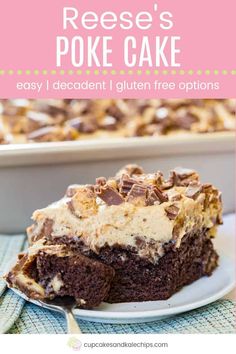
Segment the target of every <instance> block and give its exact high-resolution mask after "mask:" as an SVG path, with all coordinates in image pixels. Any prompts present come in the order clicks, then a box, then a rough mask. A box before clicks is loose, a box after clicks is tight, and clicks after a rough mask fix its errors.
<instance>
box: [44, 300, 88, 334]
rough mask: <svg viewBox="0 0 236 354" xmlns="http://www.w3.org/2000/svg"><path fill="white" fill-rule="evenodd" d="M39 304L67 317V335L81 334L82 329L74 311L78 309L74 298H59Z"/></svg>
mask: <svg viewBox="0 0 236 354" xmlns="http://www.w3.org/2000/svg"><path fill="white" fill-rule="evenodd" d="M38 302H39V303H40V304H41V305H42V306H43V307H46V308H48V309H49V310H56V311H59V312H61V313H63V315H64V316H65V319H66V325H67V333H68V334H81V333H82V332H81V329H80V327H79V325H78V323H77V321H76V319H75V316H74V314H73V309H74V308H75V307H76V301H75V299H74V298H73V297H70V296H63V297H57V298H55V299H53V300H45V301H41V300H38Z"/></svg>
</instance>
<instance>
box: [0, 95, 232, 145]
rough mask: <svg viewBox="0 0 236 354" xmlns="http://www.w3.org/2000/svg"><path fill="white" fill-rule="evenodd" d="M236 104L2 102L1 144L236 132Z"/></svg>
mask: <svg viewBox="0 0 236 354" xmlns="http://www.w3.org/2000/svg"><path fill="white" fill-rule="evenodd" d="M235 108H236V102H235V100H234V99H205V100H203V99H139V100H131V99H117V100H114V99H101V100H84V99H77V100H76V99H73V100H69V99H65V100H60V99H57V100H55V99H50V100H49V99H44V100H42V99H40V100H27V99H14V100H1V101H0V144H9V143H29V142H55V141H73V140H83V139H101V138H111V137H137V136H157V137H158V136H162V135H172V134H181V133H188V134H189V133H191V134H192V133H210V132H219V131H234V130H235V121H236V120H235Z"/></svg>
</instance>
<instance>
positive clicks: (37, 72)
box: [0, 69, 236, 76]
mask: <svg viewBox="0 0 236 354" xmlns="http://www.w3.org/2000/svg"><path fill="white" fill-rule="evenodd" d="M40 74H41V75H61V76H63V75H82V74H86V75H90V74H93V75H108V74H111V75H125V74H128V75H142V74H144V75H151V74H154V75H190V76H191V75H194V74H197V75H199V76H201V75H210V74H213V75H216V76H217V75H236V69H235V70H208V69H206V70H183V69H180V70H172V69H171V70H166V69H165V70H157V69H155V70H151V69H150V70H149V69H147V70H141V69H132V70H131V69H128V70H123V69H121V70H114V69H113V70H105V69H101V70H99V69H95V70H92V69H91V70H89V69H87V70H71V69H70V70H63V69H57V70H55V69H53V70H46V69H44V70H37V69H36V70H12V69H9V70H3V69H0V76H3V75H19V76H20V75H35V76H37V75H40Z"/></svg>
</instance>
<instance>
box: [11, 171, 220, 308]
mask: <svg viewBox="0 0 236 354" xmlns="http://www.w3.org/2000/svg"><path fill="white" fill-rule="evenodd" d="M221 213H222V202H221V193H220V192H219V191H218V190H217V189H216V188H215V187H214V186H212V185H211V184H203V183H201V182H200V180H199V175H198V174H197V173H196V172H195V171H193V170H189V169H183V168H176V169H174V170H172V171H170V174H169V177H168V178H167V179H165V178H164V176H163V174H162V173H161V172H159V171H157V172H155V173H144V171H143V169H142V168H141V167H139V166H137V165H128V166H125V167H124V168H122V169H121V170H120V171H119V172H118V173H117V174H116V175H115V177H112V178H108V179H106V178H104V177H100V178H97V180H96V183H95V184H93V185H72V186H69V187H68V189H67V192H66V195H65V196H64V197H63V198H62V199H61V200H59V201H58V202H55V203H53V204H51V205H49V206H48V207H46V208H44V209H40V210H36V211H35V212H34V213H33V221H34V224H33V225H32V226H30V227H29V228H28V230H27V233H28V237H29V248H28V250H27V252H26V253H25V254H21V255H20V256H19V260H18V262H17V264H16V265H15V266H14V267H13V268H12V270H11V271H10V272H9V273H8V274H7V276H6V279H7V282H8V284H9V286H10V287H15V288H18V289H20V290H21V291H23V292H24V293H25V294H27V296H28V297H30V298H34V299H45V298H54V297H56V296H64V295H69V296H73V297H75V298H76V300H77V303H78V306H80V307H84V308H91V307H94V306H97V305H98V304H99V303H100V302H102V301H106V302H109V303H119V302H130V301H149V300H164V299H168V298H169V297H170V296H172V295H173V294H174V293H175V292H177V291H178V290H180V289H181V288H182V287H183V286H185V285H187V284H190V283H192V282H193V281H195V280H197V279H199V278H201V277H202V276H209V275H211V274H212V272H213V271H214V269H215V268H216V267H217V263H218V255H217V253H216V251H215V250H214V247H213V243H212V238H213V237H214V236H215V234H216V230H217V226H218V225H219V224H221V223H222V218H221Z"/></svg>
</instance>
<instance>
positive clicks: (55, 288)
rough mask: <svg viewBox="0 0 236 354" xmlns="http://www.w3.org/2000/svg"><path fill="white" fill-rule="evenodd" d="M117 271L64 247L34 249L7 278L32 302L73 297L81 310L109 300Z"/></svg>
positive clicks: (21, 256)
mask: <svg viewBox="0 0 236 354" xmlns="http://www.w3.org/2000/svg"><path fill="white" fill-rule="evenodd" d="M114 273H115V272H114V270H113V269H112V268H111V267H109V266H107V265H105V264H103V263H102V262H99V261H97V260H95V259H90V258H88V257H86V256H84V255H82V254H80V253H78V252H76V253H73V252H72V251H70V250H68V249H67V248H66V247H65V246H63V245H61V246H57V245H56V246H42V247H41V248H39V249H37V248H36V249H34V247H32V248H31V249H30V250H29V253H26V254H21V255H20V257H19V261H18V263H17V264H16V266H15V267H14V268H13V269H12V271H11V272H9V274H8V275H7V278H6V279H7V281H8V283H9V285H11V286H12V285H14V286H15V287H17V288H19V289H20V290H22V291H23V292H24V293H25V294H26V295H27V296H28V297H29V298H33V299H41V300H43V299H45V298H46V299H53V298H55V297H56V296H72V297H74V298H75V299H76V302H77V305H78V307H84V308H92V307H95V306H98V305H99V304H100V303H101V302H102V301H103V300H104V299H105V297H107V296H108V292H109V290H110V284H111V280H112V278H113V276H114Z"/></svg>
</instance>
